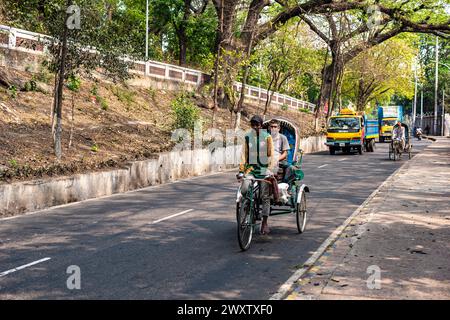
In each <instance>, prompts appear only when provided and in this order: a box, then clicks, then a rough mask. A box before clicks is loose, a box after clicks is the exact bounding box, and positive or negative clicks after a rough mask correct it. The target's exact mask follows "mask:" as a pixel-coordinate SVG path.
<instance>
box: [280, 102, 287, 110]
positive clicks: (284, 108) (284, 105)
mask: <svg viewBox="0 0 450 320" xmlns="http://www.w3.org/2000/svg"><path fill="white" fill-rule="evenodd" d="M288 109H289V106H288V105H287V104H285V103H284V104H283V105H282V106H281V110H282V111H287V110H288Z"/></svg>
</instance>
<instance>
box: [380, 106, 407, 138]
mask: <svg viewBox="0 0 450 320" xmlns="http://www.w3.org/2000/svg"><path fill="white" fill-rule="evenodd" d="M378 121H379V126H380V142H384V141H387V140H391V139H392V132H393V130H394V126H395V124H396V123H397V121H400V122H402V121H403V107H402V106H378Z"/></svg>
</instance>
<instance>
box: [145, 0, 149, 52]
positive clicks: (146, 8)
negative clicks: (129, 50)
mask: <svg viewBox="0 0 450 320" xmlns="http://www.w3.org/2000/svg"><path fill="white" fill-rule="evenodd" d="M147 60H148V0H147V4H146V7H145V61H147Z"/></svg>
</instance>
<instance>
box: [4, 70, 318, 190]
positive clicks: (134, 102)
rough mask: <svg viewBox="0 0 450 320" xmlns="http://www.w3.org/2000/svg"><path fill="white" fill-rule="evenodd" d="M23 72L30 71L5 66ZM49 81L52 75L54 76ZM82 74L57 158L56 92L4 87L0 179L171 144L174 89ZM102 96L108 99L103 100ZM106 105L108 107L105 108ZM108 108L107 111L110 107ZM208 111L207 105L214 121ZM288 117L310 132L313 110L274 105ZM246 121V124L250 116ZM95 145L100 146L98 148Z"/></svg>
mask: <svg viewBox="0 0 450 320" xmlns="http://www.w3.org/2000/svg"><path fill="white" fill-rule="evenodd" d="M8 71H9V72H12V73H14V74H15V76H18V77H20V78H22V79H27V80H29V79H31V78H32V76H33V75H32V74H30V73H26V72H18V71H13V70H8ZM48 84H49V85H50V88H51V80H49V83H48ZM94 86H96V85H95V83H94V82H93V81H89V80H83V81H82V85H81V90H80V92H79V93H78V94H76V95H75V98H74V99H75V100H74V101H75V121H74V135H73V145H72V147H71V148H68V142H69V132H70V125H71V124H70V119H71V106H72V94H71V92H70V91H68V90H67V91H65V93H64V95H65V100H64V105H63V158H62V160H61V161H60V162H57V161H56V158H55V156H54V155H53V150H52V138H51V125H50V109H51V104H52V95H51V93H41V92H18V93H17V96H16V97H15V98H13V97H12V96H11V92H10V91H8V90H6V89H5V88H0V183H5V182H12V181H15V180H29V179H34V178H41V177H46V176H56V175H67V174H72V173H80V172H86V171H92V170H100V169H105V168H108V167H119V166H121V165H123V164H124V163H126V162H129V161H132V160H140V159H146V158H150V157H153V156H156V154H157V153H159V152H163V151H168V150H170V149H171V148H172V143H171V142H170V135H171V123H172V118H171V116H170V103H171V101H172V100H173V99H174V98H175V97H176V93H175V92H168V91H162V90H152V89H145V88H137V87H128V88H127V87H125V86H123V85H114V84H110V83H106V82H100V83H98V84H97V87H98V90H97V92H98V93H97V96H98V97H100V99H96V98H93V94H92V90H93V87H94ZM102 100H103V101H104V102H103V103H102ZM102 106H103V108H102ZM105 109H106V110H105ZM261 111H262V106H261V107H260V108H259V109H258V107H257V106H246V112H247V113H248V114H249V115H252V114H254V113H261ZM211 113H212V111H211V110H207V109H202V116H203V118H204V119H206V120H207V122H206V124H208V123H209V119H210V118H211ZM271 114H272V115H274V114H279V115H281V114H282V115H283V116H284V117H286V118H290V119H291V120H293V121H294V122H295V123H297V124H298V125H300V126H301V128H302V130H301V133H302V135H303V136H307V135H309V134H311V132H312V122H313V119H312V116H311V115H307V114H305V113H301V112H282V111H280V110H279V111H278V112H271ZM242 120H243V127H244V129H245V128H248V126H247V121H246V119H245V117H244V118H243V119H242ZM217 127H218V128H219V129H221V130H225V129H226V128H227V127H230V113H229V112H228V111H226V110H219V112H218V114H217ZM95 146H97V147H98V150H96V147H95Z"/></svg>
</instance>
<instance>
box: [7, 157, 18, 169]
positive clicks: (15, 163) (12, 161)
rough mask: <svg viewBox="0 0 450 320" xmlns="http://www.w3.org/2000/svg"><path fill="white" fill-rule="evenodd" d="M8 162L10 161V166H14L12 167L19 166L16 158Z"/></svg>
mask: <svg viewBox="0 0 450 320" xmlns="http://www.w3.org/2000/svg"><path fill="white" fill-rule="evenodd" d="M8 163H9V165H10V167H12V168H17V167H18V163H17V160H15V159H11V160H9V162H8Z"/></svg>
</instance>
